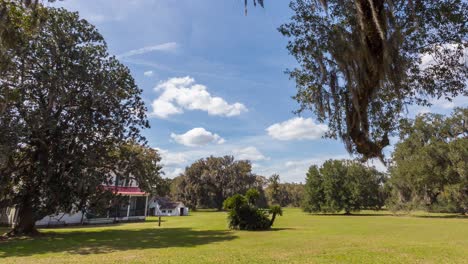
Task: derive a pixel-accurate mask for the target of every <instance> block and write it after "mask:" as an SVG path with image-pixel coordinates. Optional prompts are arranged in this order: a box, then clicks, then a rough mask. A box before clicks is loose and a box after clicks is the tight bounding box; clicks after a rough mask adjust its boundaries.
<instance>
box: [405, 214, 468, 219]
mask: <svg viewBox="0 0 468 264" xmlns="http://www.w3.org/2000/svg"><path fill="white" fill-rule="evenodd" d="M410 216H412V217H418V218H458V219H468V215H461V214H454V215H410Z"/></svg>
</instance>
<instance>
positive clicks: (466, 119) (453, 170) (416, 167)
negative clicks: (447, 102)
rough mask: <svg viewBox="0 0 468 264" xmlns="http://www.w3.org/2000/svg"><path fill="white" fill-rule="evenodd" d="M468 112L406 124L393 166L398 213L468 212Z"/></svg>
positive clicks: (419, 118) (394, 202)
mask: <svg viewBox="0 0 468 264" xmlns="http://www.w3.org/2000/svg"><path fill="white" fill-rule="evenodd" d="M467 124H468V109H467V108H458V109H455V110H454V112H453V114H452V115H451V116H448V117H445V116H442V115H439V114H430V113H427V114H423V115H419V116H417V117H416V118H415V119H414V120H403V121H402V126H401V127H402V128H401V133H400V137H401V141H400V142H399V143H397V144H396V146H395V152H394V153H393V163H392V166H391V170H390V171H391V180H390V182H391V186H392V187H393V191H394V194H393V195H394V197H393V199H392V200H391V201H390V203H391V205H392V206H393V207H396V209H398V208H401V209H404V208H406V209H412V208H418V206H423V207H426V208H429V209H434V207H435V206H439V207H440V206H445V209H444V210H446V211H455V212H462V213H463V212H468V165H467V164H468V163H467V161H468V127H467Z"/></svg>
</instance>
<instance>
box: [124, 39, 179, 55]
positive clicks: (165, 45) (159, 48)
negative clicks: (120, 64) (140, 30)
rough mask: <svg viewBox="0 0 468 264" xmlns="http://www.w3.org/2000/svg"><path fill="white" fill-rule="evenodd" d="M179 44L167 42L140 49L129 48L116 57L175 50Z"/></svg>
mask: <svg viewBox="0 0 468 264" xmlns="http://www.w3.org/2000/svg"><path fill="white" fill-rule="evenodd" d="M177 46H178V45H177V43H175V42H167V43H163V44H158V45H153V46H147V47H143V48H140V49H133V50H129V51H127V52H124V53H122V54H119V55H117V56H116V57H117V58H118V59H124V58H128V57H132V56H135V55H141V54H145V53H148V52H153V51H162V52H173V51H175V50H176V49H177Z"/></svg>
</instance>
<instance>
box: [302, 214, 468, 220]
mask: <svg viewBox="0 0 468 264" xmlns="http://www.w3.org/2000/svg"><path fill="white" fill-rule="evenodd" d="M309 215H313V216H347V217H355V216H386V217H416V218H434V219H436V218H442V219H444V218H445V219H448V218H458V219H468V216H467V215H461V214H446V215H414V214H411V213H407V214H403V213H396V214H391V213H383V214H378V213H375V214H369V213H362V214H360V213H354V214H344V213H330V214H313V213H311V214H309Z"/></svg>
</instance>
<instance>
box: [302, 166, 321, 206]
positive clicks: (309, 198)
mask: <svg viewBox="0 0 468 264" xmlns="http://www.w3.org/2000/svg"><path fill="white" fill-rule="evenodd" d="M304 189H305V194H304V200H303V203H302V208H303V209H304V211H306V212H314V213H315V212H320V211H322V207H323V206H324V204H325V194H324V191H323V178H322V175H321V174H320V171H319V168H318V167H317V166H316V165H313V166H310V168H309V170H308V171H307V175H306V184H305V187H304Z"/></svg>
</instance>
